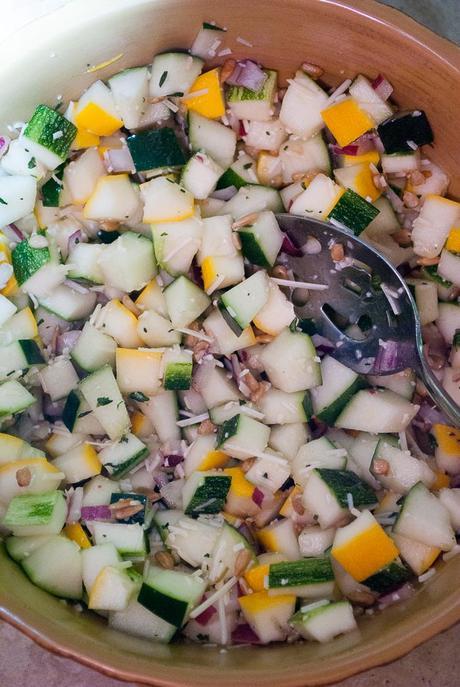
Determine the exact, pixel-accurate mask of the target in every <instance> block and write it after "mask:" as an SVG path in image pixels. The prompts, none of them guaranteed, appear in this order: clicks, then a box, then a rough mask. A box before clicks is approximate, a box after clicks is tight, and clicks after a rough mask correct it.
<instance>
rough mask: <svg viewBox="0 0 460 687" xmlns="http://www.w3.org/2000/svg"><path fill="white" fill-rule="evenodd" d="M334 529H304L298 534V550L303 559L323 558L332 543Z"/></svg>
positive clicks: (315, 527) (316, 527) (314, 527)
mask: <svg viewBox="0 0 460 687" xmlns="http://www.w3.org/2000/svg"><path fill="white" fill-rule="evenodd" d="M334 535H335V528H334V527H330V528H328V529H327V530H322V529H321V527H318V526H313V527H304V528H303V530H302V532H301V533H300V534H299V549H300V553H301V555H302V556H303V557H304V558H305V557H307V558H308V557H310V556H323V555H324V554H325V552H326V551H327V550H328V549H330V548H331V546H332V542H333V541H334Z"/></svg>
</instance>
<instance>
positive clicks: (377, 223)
mask: <svg viewBox="0 0 460 687" xmlns="http://www.w3.org/2000/svg"><path fill="white" fill-rule="evenodd" d="M374 205H375V207H376V208H377V209H378V211H379V214H378V215H377V216H376V217H374V219H373V220H372V222H371V223H370V224H368V225H367V227H366V229H365V233H364V234H363V238H364V237H365V236H371V237H372V238H374V239H375V240H376V241H378V239H379V237H383V236H387V235H388V234H394V233H395V232H396V231H399V229H400V224H399V221H398V218H397V216H396V213H395V211H394V210H393V208H392V206H391V203H390V201H389V200H388V199H387V198H385V197H384V196H380V198H377V200H376V201H374Z"/></svg>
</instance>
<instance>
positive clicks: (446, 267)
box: [415, 249, 460, 324]
mask: <svg viewBox="0 0 460 687" xmlns="http://www.w3.org/2000/svg"><path fill="white" fill-rule="evenodd" d="M459 268H460V256H459V255H458V254H456V253H451V252H450V251H448V250H445V249H444V250H443V251H442V252H441V259H440V261H439V264H438V274H439V275H440V276H441V277H442V278H443V279H445V280H447V281H450V282H452V284H454V285H455V286H460V277H459V276H458V272H459ZM416 289H417V287H416ZM436 293H437V292H436ZM415 294H416V296H417V291H416V292H415ZM417 305H418V303H417ZM419 309H420V306H419ZM434 319H436V318H434ZM429 321H432V320H429ZM422 324H427V322H423V323H422Z"/></svg>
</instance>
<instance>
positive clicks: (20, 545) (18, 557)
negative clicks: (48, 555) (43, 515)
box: [5, 534, 53, 563]
mask: <svg viewBox="0 0 460 687" xmlns="http://www.w3.org/2000/svg"><path fill="white" fill-rule="evenodd" d="M52 536H53V535H50V534H48V535H39V536H37V535H32V536H29V537H13V536H11V537H7V539H5V548H6V550H7V552H8V555H9V556H10V557H11V558H12V559H13V560H14V561H16V563H20V562H21V561H22V560H24V558H27V557H28V556H30V554H31V553H33V552H34V551H35V550H36V549H38V548H39V547H40V546H43V544H45V543H46V542H47V541H49V540H50V539H51V537H52Z"/></svg>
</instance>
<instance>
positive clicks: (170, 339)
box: [137, 310, 182, 348]
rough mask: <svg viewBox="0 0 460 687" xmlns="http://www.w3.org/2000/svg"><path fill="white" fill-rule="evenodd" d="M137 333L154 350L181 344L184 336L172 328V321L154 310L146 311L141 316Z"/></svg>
mask: <svg viewBox="0 0 460 687" xmlns="http://www.w3.org/2000/svg"><path fill="white" fill-rule="evenodd" d="M137 332H138V334H139V337H140V338H141V339H142V341H143V342H144V343H145V344H146V345H147V346H150V347H152V348H159V347H162V346H174V345H175V344H180V342H181V339H182V334H181V333H180V332H177V331H176V330H175V329H174V327H173V326H172V322H171V320H168V319H166V318H165V317H162V316H161V315H159V314H158V313H156V312H155V311H154V310H146V311H145V312H143V313H142V315H139V317H138V325H137Z"/></svg>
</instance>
